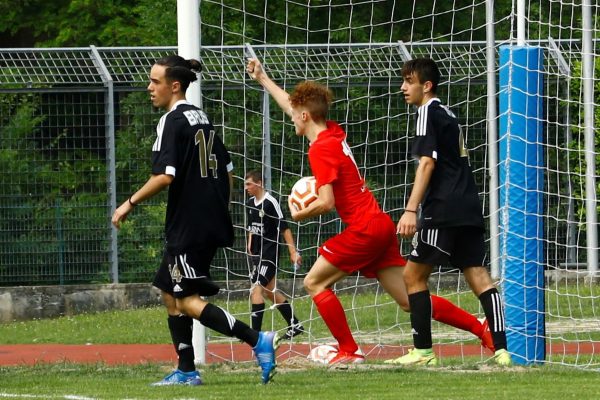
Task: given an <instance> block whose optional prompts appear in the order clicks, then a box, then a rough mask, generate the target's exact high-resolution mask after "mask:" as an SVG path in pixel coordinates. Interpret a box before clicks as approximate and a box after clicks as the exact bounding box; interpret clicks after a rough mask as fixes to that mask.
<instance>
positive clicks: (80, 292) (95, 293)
mask: <svg viewBox="0 0 600 400" xmlns="http://www.w3.org/2000/svg"><path fill="white" fill-rule="evenodd" d="M159 304H161V301H160V293H159V291H158V290H156V289H155V288H152V287H151V285H149V284H147V283H143V284H141V283H140V284H112V285H72V286H17V287H8V288H0V322H9V321H15V320H30V319H38V318H52V317H58V316H63V315H75V314H81V313H85V312H95V311H107V310H115V309H117V310H123V309H128V308H134V307H147V306H152V305H159Z"/></svg>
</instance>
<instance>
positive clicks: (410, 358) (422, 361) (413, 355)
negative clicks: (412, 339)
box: [384, 349, 438, 366]
mask: <svg viewBox="0 0 600 400" xmlns="http://www.w3.org/2000/svg"><path fill="white" fill-rule="evenodd" d="M384 363H385V364H396V365H427V366H434V365H437V363H438V361H437V358H436V356H435V353H434V352H433V350H432V349H410V350H409V351H408V354H405V355H403V356H402V357H398V358H394V359H392V360H385V361H384Z"/></svg>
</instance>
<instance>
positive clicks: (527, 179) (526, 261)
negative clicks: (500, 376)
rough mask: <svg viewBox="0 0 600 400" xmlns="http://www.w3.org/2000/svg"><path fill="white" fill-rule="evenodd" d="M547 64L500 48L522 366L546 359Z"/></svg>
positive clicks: (508, 243) (513, 343)
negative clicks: (545, 85) (545, 148)
mask: <svg viewBox="0 0 600 400" xmlns="http://www.w3.org/2000/svg"><path fill="white" fill-rule="evenodd" d="M543 62H544V58H543V52H542V49H541V48H540V47H515V46H502V47H500V99H499V100H500V101H499V106H500V109H499V111H500V131H499V134H500V135H499V136H500V143H499V154H500V157H499V159H500V165H499V179H500V181H499V191H500V193H499V194H500V254H501V269H502V274H503V285H504V286H503V289H504V290H503V292H504V300H505V317H506V336H507V340H508V350H509V351H510V352H511V353H512V354H513V361H514V362H515V363H517V364H537V363H542V362H544V360H545V358H546V341H545V338H546V334H545V319H544V312H545V305H544V266H545V254H544V221H543V218H542V216H543V210H544V201H543V200H544V199H543V193H544V169H543V167H544V151H543V149H544V131H543V128H544V125H543V116H544V112H543V110H544V102H543V97H542V94H543V68H544V67H543Z"/></svg>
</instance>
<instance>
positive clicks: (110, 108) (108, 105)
mask: <svg viewBox="0 0 600 400" xmlns="http://www.w3.org/2000/svg"><path fill="white" fill-rule="evenodd" d="M90 49H91V52H92V59H93V60H94V62H95V64H96V66H97V67H98V70H99V71H100V75H101V76H102V82H104V86H105V87H106V95H105V97H104V99H105V102H104V107H105V110H106V113H105V115H104V126H105V130H106V146H107V147H108V153H107V158H106V168H107V170H108V173H107V175H106V178H107V181H108V182H107V186H108V193H109V196H108V218H107V221H108V229H109V230H110V266H111V268H110V275H111V278H112V282H113V283H119V250H118V246H117V228H115V227H114V226H113V224H112V223H111V218H110V217H111V215H112V213H113V211H114V210H115V209H116V208H117V177H116V163H115V158H116V151H115V92H114V88H113V79H112V76H111V75H110V72H108V68H106V65H105V64H104V61H102V57H100V53H99V52H98V49H97V48H96V46H93V45H92V46H90Z"/></svg>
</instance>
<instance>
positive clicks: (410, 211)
mask: <svg viewBox="0 0 600 400" xmlns="http://www.w3.org/2000/svg"><path fill="white" fill-rule="evenodd" d="M404 212H409V213H413V214H416V213H417V212H416V211H415V210H409V209H408V208H405V209H404Z"/></svg>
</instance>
